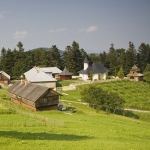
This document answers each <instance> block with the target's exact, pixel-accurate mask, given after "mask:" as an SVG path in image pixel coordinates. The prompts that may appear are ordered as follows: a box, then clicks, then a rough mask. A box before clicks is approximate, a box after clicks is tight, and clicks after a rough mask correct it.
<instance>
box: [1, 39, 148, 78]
mask: <svg viewBox="0 0 150 150" xmlns="http://www.w3.org/2000/svg"><path fill="white" fill-rule="evenodd" d="M85 57H87V58H88V60H89V62H90V63H91V64H92V63H93V62H101V63H102V64H103V65H104V66H105V67H106V68H108V69H109V75H113V76H116V75H117V72H118V71H119V69H120V67H122V68H123V71H124V75H127V74H128V73H129V71H130V69H131V68H132V67H133V65H134V64H135V65H137V66H138V67H139V68H140V70H141V73H143V72H144V70H145V68H146V66H147V65H148V64H150V45H149V44H146V43H141V44H140V45H139V47H138V49H135V45H134V43H132V42H129V47H128V49H124V48H120V49H115V46H114V44H111V45H110V48H109V50H108V52H105V51H103V52H100V53H99V54H95V53H91V54H87V53H86V51H85V50H84V49H83V48H82V49H80V47H79V43H77V42H76V41H73V42H72V45H71V46H70V45H69V46H66V48H65V50H64V52H63V54H62V55H61V54H60V52H59V49H58V47H57V46H56V45H52V47H51V48H50V49H45V48H36V49H33V50H28V51H24V48H23V43H22V42H18V44H17V49H16V48H14V49H7V50H6V49H5V48H4V47H3V48H2V49H1V57H0V70H3V71H5V72H6V73H7V74H9V75H10V76H11V79H20V76H21V75H23V73H24V72H26V71H28V70H29V69H31V68H32V67H34V66H40V67H58V68H59V69H61V70H63V69H64V67H65V66H66V67H67V68H68V70H69V71H70V72H72V73H73V75H78V71H79V70H81V69H83V61H84V58H85Z"/></svg>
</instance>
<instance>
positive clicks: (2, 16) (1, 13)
mask: <svg viewBox="0 0 150 150" xmlns="http://www.w3.org/2000/svg"><path fill="white" fill-rule="evenodd" d="M5 13H6V12H5V11H2V12H0V19H2V18H4V17H5V16H4V14H5Z"/></svg>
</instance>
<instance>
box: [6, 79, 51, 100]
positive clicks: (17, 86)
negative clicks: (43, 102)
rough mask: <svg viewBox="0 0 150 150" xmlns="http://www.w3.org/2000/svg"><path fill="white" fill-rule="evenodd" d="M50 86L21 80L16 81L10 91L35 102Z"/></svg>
mask: <svg viewBox="0 0 150 150" xmlns="http://www.w3.org/2000/svg"><path fill="white" fill-rule="evenodd" d="M48 89H49V88H48V87H44V86H40V85H37V84H34V83H28V84H27V85H26V84H25V83H21V82H20V81H17V82H15V83H14V84H13V85H12V86H11V87H10V88H9V89H8V91H9V92H10V93H12V94H15V95H18V96H20V97H23V98H26V99H29V100H31V101H33V102H35V101H36V100H37V99H38V98H39V97H41V96H42V95H43V94H44V93H45V92H46V91H47V90H48Z"/></svg>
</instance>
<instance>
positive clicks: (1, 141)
mask: <svg viewBox="0 0 150 150" xmlns="http://www.w3.org/2000/svg"><path fill="white" fill-rule="evenodd" d="M69 92H70V93H71V94H69ZM77 92H78V91H68V92H65V93H68V94H69V95H65V97H64V98H66V99H67V98H68V100H70V101H73V102H70V101H62V103H63V104H64V105H66V106H69V107H74V108H76V110H77V111H76V112H75V113H72V112H71V111H57V110H56V111H42V112H32V111H30V110H26V109H23V108H21V107H18V106H16V105H14V104H11V103H10V101H9V95H8V92H7V90H6V89H0V104H1V105H3V107H5V108H7V109H10V108H11V107H12V108H13V107H15V109H16V110H20V111H22V113H30V114H32V115H33V116H42V117H43V118H44V117H46V118H49V119H51V120H62V121H64V123H65V124H64V126H59V125H57V124H55V123H54V124H49V123H47V122H46V121H44V120H41V119H39V118H38V117H35V118H33V117H30V116H28V115H27V116H22V115H21V114H18V113H17V112H16V113H14V112H12V113H11V114H7V113H6V112H5V113H3V114H0V148H1V149H2V150H7V149H12V150H30V149H31V150H37V149H38V150H43V149H45V150H49V149H54V150H57V149H58V150H59V149H62V150H63V149H64V150H66V149H71V150H76V149H81V150H97V149H100V150H105V149H107V150H127V149H129V150H131V149H135V150H141V149H142V150H147V149H150V145H149V140H150V119H149V120H148V119H147V121H142V120H141V119H140V118H136V119H134V117H133V118H131V117H125V116H120V115H112V114H111V115H106V114H105V112H102V111H100V112H98V113H96V111H95V110H93V109H92V108H89V107H87V105H83V104H80V103H75V102H79V101H80V94H79V93H78V94H77ZM70 95H72V96H70ZM73 95H74V96H73ZM67 96H68V97H67ZM69 97H70V98H69ZM71 97H72V99H71ZM64 98H63V99H64ZM138 113H139V112H138ZM138 113H136V114H135V113H133V112H130V115H134V116H142V115H143V116H144V117H145V116H147V118H150V113H142V114H141V113H139V114H138ZM45 122H46V123H45Z"/></svg>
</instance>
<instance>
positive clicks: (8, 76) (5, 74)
mask: <svg viewBox="0 0 150 150" xmlns="http://www.w3.org/2000/svg"><path fill="white" fill-rule="evenodd" d="M0 73H1V74H3V75H4V76H6V77H7V78H8V79H10V75H8V74H7V73H6V72H4V71H3V70H1V71H0Z"/></svg>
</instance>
